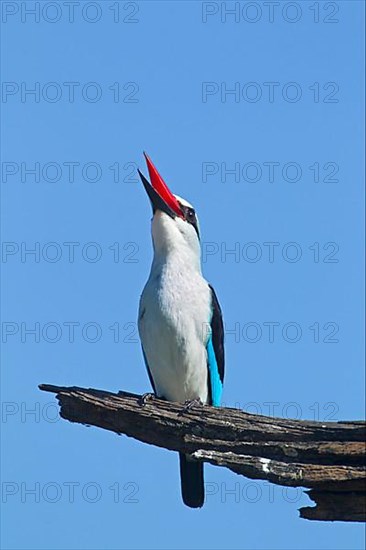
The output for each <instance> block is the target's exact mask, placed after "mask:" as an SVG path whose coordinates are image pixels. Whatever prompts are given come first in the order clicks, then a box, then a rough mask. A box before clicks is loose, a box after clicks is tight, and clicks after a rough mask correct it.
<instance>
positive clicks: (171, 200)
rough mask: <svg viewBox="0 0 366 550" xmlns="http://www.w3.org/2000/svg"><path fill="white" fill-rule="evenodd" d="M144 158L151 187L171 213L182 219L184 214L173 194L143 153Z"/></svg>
mask: <svg viewBox="0 0 366 550" xmlns="http://www.w3.org/2000/svg"><path fill="white" fill-rule="evenodd" d="M144 156H145V159H146V163H147V168H148V170H149V175H150V180H151V185H152V186H153V188H154V189H155V191H156V192H157V193H158V194H159V195H160V197H161V198H162V199H163V201H164V202H165V204H167V205H168V206H169V208H171V210H173V212H174V213H175V214H176V215H177V216H179V217H180V218H184V214H183V212H182V210H181V208H180V206H179V203H178V201H177V199H176V198H175V196H174V195H173V193H172V192H171V191H170V189H169V187H168V186H167V185H166V183H165V182H164V180H163V178H162V177H161V175H160V174H159V172H158V171H157V169H156V168H155V166H154V165H153V163H152V161H151V160H150V158H149V157H148V155H147V154H146V153H145V152H144Z"/></svg>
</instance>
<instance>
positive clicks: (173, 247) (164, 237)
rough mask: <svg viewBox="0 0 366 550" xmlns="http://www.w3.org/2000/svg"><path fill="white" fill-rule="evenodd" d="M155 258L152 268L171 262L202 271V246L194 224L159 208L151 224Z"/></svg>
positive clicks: (153, 269)
mask: <svg viewBox="0 0 366 550" xmlns="http://www.w3.org/2000/svg"><path fill="white" fill-rule="evenodd" d="M151 233H152V239H153V245H154V260H153V265H152V268H151V270H152V271H155V269H157V268H158V267H160V268H161V266H162V265H163V264H166V263H169V262H171V261H172V262H176V263H177V266H178V265H180V266H184V267H185V269H187V270H193V271H196V272H198V273H201V246H200V242H199V238H198V235H197V233H196V231H195V229H194V227H193V226H192V225H190V224H189V223H187V222H186V221H184V220H182V219H181V218H178V217H177V218H174V219H173V218H171V217H170V216H168V215H167V214H165V213H164V212H161V211H160V210H157V211H156V212H155V214H154V217H153V219H152V224H151Z"/></svg>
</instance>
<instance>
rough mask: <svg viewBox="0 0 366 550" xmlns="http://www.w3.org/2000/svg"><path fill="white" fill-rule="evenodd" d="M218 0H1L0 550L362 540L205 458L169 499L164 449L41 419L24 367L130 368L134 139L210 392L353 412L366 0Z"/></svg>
mask: <svg viewBox="0 0 366 550" xmlns="http://www.w3.org/2000/svg"><path fill="white" fill-rule="evenodd" d="M236 5H237V8H236V9H237V10H239V11H236V12H235V13H231V14H230V13H229V10H230V9H232V8H233V6H234V7H235V3H233V2H226V3H225V2H224V3H222V4H221V3H220V2H206V3H205V2H203V3H201V2H154V1H149V2H146V1H142V2H136V3H135V2H119V3H118V2H112V1H109V0H107V1H104V2H93V3H90V2H81V3H80V5H79V4H78V5H76V4H74V5H73V10H74V11H73V12H72V11H71V7H70V5H67V4H66V5H65V3H64V2H57V3H56V2H40V3H38V4H37V3H35V2H2V6H1V7H2V74H3V89H2V104H1V107H2V116H3V138H4V139H3V141H2V150H1V153H2V184H1V185H2V196H3V203H4V202H5V203H6V205H4V206H3V211H2V240H3V249H2V269H3V274H4V277H6V281H7V282H6V287H5V288H4V293H3V296H2V338H3V362H2V363H3V369H2V384H1V389H2V401H3V410H2V424H1V427H2V443H3V445H2V448H3V456H2V493H3V513H2V521H3V525H2V537H3V548H4V549H5V548H6V549H17V550H20V549H22V550H23V549H24V550H25V549H26V550H28V549H29V550H30V549H32V550H33V549H46V548H47V549H52V550H53V549H55V550H56V549H57V550H61V549H62V550H64V549H72V550H76V549H85V548H88V549H93V550H94V549H98V550H99V549H102V548H105V549H108V550H109V549H111V550H112V549H113V550H114V549H120V548H134V549H145V548H146V549H147V548H154V549H155V548H156V549H157V548H159V549H165V548H172V549H183V548H185V549H196V548H202V549H206V548H210V549H211V548H212V549H221V548H228V549H239V548H243V549H248V550H249V549H257V550H287V549H291V550H294V549H296V550H319V549H321V550H323V549H324V550H325V549H327V550H328V549H329V550H330V549H331V550H338V549H342V550H343V549H344V550H345V549H347V550H350V549H352V550H355V549H359V548H362V547H363V534H364V533H363V528H362V527H361V526H360V525H346V524H342V523H334V524H329V523H316V522H306V521H304V520H300V519H299V518H298V517H297V515H298V514H297V511H296V510H297V508H299V507H300V506H301V505H307V504H308V503H309V500H308V498H307V497H306V496H304V495H302V494H301V491H300V490H298V491H297V490H295V489H291V490H290V489H289V490H288V491H286V490H283V488H281V487H275V486H269V485H268V484H267V483H265V482H263V483H262V482H253V481H250V480H248V479H245V478H243V477H239V476H235V475H234V474H232V473H230V472H229V471H226V470H224V469H222V468H214V467H210V466H207V467H206V482H207V484H208V485H207V487H208V492H209V493H210V494H209V495H208V496H207V502H206V505H205V507H204V508H203V509H202V510H199V511H194V510H189V509H187V508H185V507H184V506H183V505H182V503H181V500H180V494H179V484H178V461H177V456H176V455H175V454H173V453H170V452H167V451H164V450H162V449H157V448H154V447H151V446H146V445H143V444H141V443H138V442H136V441H134V440H132V439H129V438H126V437H117V436H116V435H114V434H111V433H108V432H104V431H102V430H98V429H95V428H86V427H82V426H79V425H71V424H69V423H67V422H65V421H62V420H58V418H57V410H56V407H55V403H54V399H53V397H52V396H51V395H47V394H43V393H41V392H39V390H38V389H37V386H38V384H39V383H43V382H48V383H55V384H62V385H80V386H85V387H94V388H101V389H107V390H110V391H118V390H120V389H124V390H128V391H133V392H138V393H143V392H146V391H148V390H149V382H148V377H147V375H146V372H145V368H144V365H143V359H142V355H141V352H140V345H139V342H138V336H137V332H136V316H137V308H138V300H139V295H140V292H141V290H142V287H143V285H144V283H145V281H146V278H147V276H148V272H149V268H150V262H151V257H152V249H151V239H150V217H151V213H150V205H149V203H148V200H147V198H146V196H145V193H144V190H143V188H142V186H141V184H140V183H139V182H138V180H137V178H136V166H137V165H138V166H140V167H141V168H143V169H145V166H144V161H143V157H142V151H143V150H146V151H147V152H148V153H149V154H150V156H151V157H152V159H153V161H154V162H155V164H156V165H157V167H158V168H159V170H160V172H161V173H162V174H163V176H164V178H165V179H166V181H167V183H168V184H169V185H170V187H171V188H172V190H173V192H176V193H177V194H179V195H181V196H183V197H185V198H187V199H188V200H189V201H191V202H192V203H193V204H194V205H195V207H196V210H197V212H198V215H199V218H200V224H201V232H202V240H203V243H202V244H203V260H204V261H203V269H204V274H205V276H206V277H207V279H208V280H209V281H210V282H211V283H212V284H213V285H214V286H215V288H216V290H217V293H218V296H219V298H220V302H221V305H222V309H223V312H224V319H225V325H226V330H227V337H226V358H227V374H226V381H225V389H224V396H223V400H224V403H225V404H226V405H228V406H237V407H241V408H243V409H246V410H249V411H251V412H259V413H263V414H276V415H278V416H288V417H297V418H308V419H315V420H332V419H333V420H340V419H360V418H362V417H363V412H364V398H363V387H364V372H363V365H364V358H363V339H364V326H363V302H364V295H363V259H362V258H363V248H364V242H363V203H364V198H363V171H362V167H363V160H362V156H363V149H364V140H363V119H364V111H363V95H364V87H363V77H362V66H363V53H362V52H363V19H364V13H363V11H364V9H363V2H356V1H347V2H330V3H329V2H328V3H327V2H325V3H324V2H315V3H313V2H295V3H292V5H291V6H288V3H283V2H281V3H280V4H279V6H277V5H276V6H274V8H273V9H274V11H273V12H272V11H269V7H268V5H267V6H266V3H262V2H254V3H251V4H250V5H248V3H247V2H238V3H237V4H236ZM32 9H33V10H36V11H35V13H33V14H32V13H30V12H29V10H32ZM37 10H38V11H37ZM32 89H33V90H34V91H33V93H32V92H31V90H32ZM32 170H33V172H32ZM230 171H231V172H230ZM31 250H34V252H33V253H32V252H29V251H31ZM32 330H33V333H32V332H31V331H32ZM32 411H33V412H32ZM32 490H33V493H32Z"/></svg>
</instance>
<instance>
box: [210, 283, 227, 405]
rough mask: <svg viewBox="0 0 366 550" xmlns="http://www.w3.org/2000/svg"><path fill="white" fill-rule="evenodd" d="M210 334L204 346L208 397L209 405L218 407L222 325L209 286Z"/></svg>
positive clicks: (221, 380) (223, 364) (216, 301)
mask: <svg viewBox="0 0 366 550" xmlns="http://www.w3.org/2000/svg"><path fill="white" fill-rule="evenodd" d="M209 287H210V289H211V301H212V302H211V303H212V316H211V322H210V325H211V334H210V337H209V339H208V341H207V344H206V350H207V363H208V373H209V376H208V378H209V396H210V403H211V405H213V406H214V407H219V406H220V403H221V395H222V386H223V382H224V372H225V354H224V325H223V322H222V313H221V308H220V304H219V301H218V299H217V296H216V293H215V291H214V289H213V288H212V286H211V285H209Z"/></svg>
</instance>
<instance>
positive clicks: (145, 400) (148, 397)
mask: <svg viewBox="0 0 366 550" xmlns="http://www.w3.org/2000/svg"><path fill="white" fill-rule="evenodd" d="M153 397H155V395H154V394H153V393H151V392H146V393H144V394H143V395H141V397H140V399H139V405H140V407H145V405H146V404H147V403H148V402H149V401H151V399H152V398H153Z"/></svg>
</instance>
